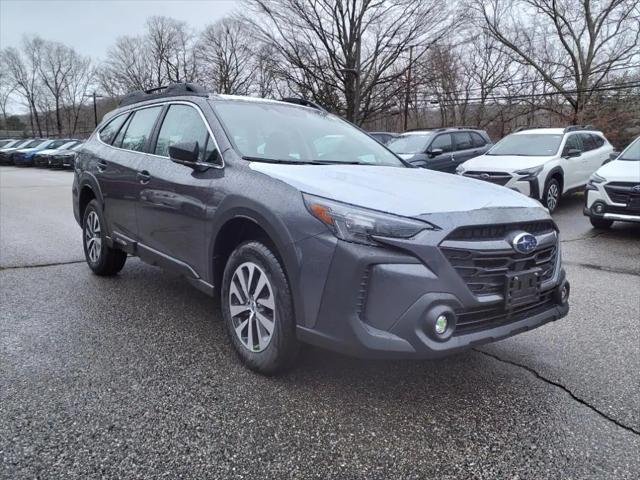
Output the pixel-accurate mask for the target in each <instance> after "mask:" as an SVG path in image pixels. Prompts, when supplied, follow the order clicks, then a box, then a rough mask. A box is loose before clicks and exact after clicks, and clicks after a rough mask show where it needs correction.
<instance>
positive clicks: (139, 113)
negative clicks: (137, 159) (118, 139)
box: [122, 106, 162, 152]
mask: <svg viewBox="0 0 640 480" xmlns="http://www.w3.org/2000/svg"><path fill="white" fill-rule="evenodd" d="M161 109H162V107H161V106H158V107H149V108H143V109H141V110H136V111H135V112H134V113H133V118H132V119H131V120H129V125H128V126H127V131H126V132H125V134H124V137H123V138H122V148H124V149H126V150H133V151H134V152H143V151H144V147H145V145H146V144H147V140H148V139H149V137H150V136H151V130H153V126H154V124H155V123H156V118H157V116H158V113H160V110H161Z"/></svg>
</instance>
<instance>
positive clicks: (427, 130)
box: [402, 127, 435, 133]
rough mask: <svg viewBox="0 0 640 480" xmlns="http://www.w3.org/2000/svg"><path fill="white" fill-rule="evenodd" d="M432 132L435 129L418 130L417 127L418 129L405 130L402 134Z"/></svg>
mask: <svg viewBox="0 0 640 480" xmlns="http://www.w3.org/2000/svg"><path fill="white" fill-rule="evenodd" d="M431 130H435V129H433V128H417V127H416V128H409V129H407V130H405V131H404V132H402V133H407V132H429V131H431Z"/></svg>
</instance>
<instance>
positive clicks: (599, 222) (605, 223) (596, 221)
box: [589, 217, 613, 229]
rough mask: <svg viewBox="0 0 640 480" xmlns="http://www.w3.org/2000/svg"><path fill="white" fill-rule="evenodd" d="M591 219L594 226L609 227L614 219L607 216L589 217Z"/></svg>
mask: <svg viewBox="0 0 640 480" xmlns="http://www.w3.org/2000/svg"><path fill="white" fill-rule="evenodd" d="M589 220H590V221H591V225H593V227H594V228H602V229H607V228H611V225H613V220H607V219H606V218H597V217H589Z"/></svg>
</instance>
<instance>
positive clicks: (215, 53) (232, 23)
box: [198, 18, 265, 95]
mask: <svg viewBox="0 0 640 480" xmlns="http://www.w3.org/2000/svg"><path fill="white" fill-rule="evenodd" d="M255 43H256V42H254V41H252V39H251V35H250V32H249V31H248V29H247V28H246V26H245V24H244V23H243V22H242V21H240V20H238V19H234V18H225V19H222V20H220V21H218V22H216V23H214V24H212V25H209V26H207V27H206V28H205V30H204V31H203V32H202V34H201V35H200V41H199V44H198V58H199V60H200V63H201V65H200V68H201V77H203V78H204V79H205V80H206V83H211V84H213V87H214V90H215V91H216V92H220V93H227V94H238V95H248V94H249V93H250V91H251V89H252V87H253V83H254V74H255V73H256V72H257V67H258V65H256V62H257V61H259V60H260V59H259V57H258V56H257V54H258V53H259V52H255V50H257V48H256V45H255ZM254 49H255V50H254ZM262 60H263V61H265V59H264V58H262ZM262 80H264V79H262Z"/></svg>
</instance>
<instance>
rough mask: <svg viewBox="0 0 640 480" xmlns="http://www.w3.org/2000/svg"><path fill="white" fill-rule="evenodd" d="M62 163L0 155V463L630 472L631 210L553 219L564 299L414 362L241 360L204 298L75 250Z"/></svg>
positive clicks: (636, 421) (298, 470)
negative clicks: (5, 160)
mask: <svg viewBox="0 0 640 480" xmlns="http://www.w3.org/2000/svg"><path fill="white" fill-rule="evenodd" d="M71 182H72V173H70V172H63V171H49V170H38V169H33V168H31V169H19V168H16V167H1V168H0V459H1V465H0V477H1V478H7V479H9V478H11V479H19V478H99V477H105V478H116V477H118V478H142V477H150V478H151V477H153V478H160V477H162V478H318V479H321V478H323V479H324V478H339V479H377V478H380V479H389V478H394V479H395V478H401V479H405V478H406V479H409V478H411V479H414V478H415V479H419V478H439V479H443V478H535V479H542V478H580V479H582V478H597V479H601V478H630V479H636V478H639V477H640V373H639V372H640V227H639V226H624V225H616V226H615V227H614V228H613V229H612V230H610V231H607V232H599V231H595V230H592V229H591V226H590V224H589V222H588V220H587V219H586V217H583V216H582V203H581V202H582V199H581V198H580V197H579V196H577V197H573V198H570V199H567V200H566V201H565V202H564V204H563V205H562V206H561V207H560V208H559V210H558V212H557V214H555V219H556V221H557V222H558V224H559V226H560V229H561V235H562V241H563V244H562V248H563V255H564V258H565V261H566V262H565V266H566V269H567V272H568V276H569V279H570V280H571V282H572V300H571V307H572V309H571V312H570V314H569V316H568V317H567V318H565V319H563V320H561V321H559V322H556V323H552V324H548V325H546V326H544V327H542V328H540V329H537V330H535V331H532V332H529V333H525V334H522V335H519V336H517V337H514V338H511V339H507V340H503V341H501V342H498V343H496V344H493V345H490V346H485V347H482V348H480V349H477V350H472V351H469V352H467V353H464V354H460V355H457V356H455V357H452V358H448V359H443V360H438V361H432V362H406V361H405V362H370V361H361V360H355V359H351V358H347V357H342V356H339V355H337V354H333V353H329V352H326V351H322V350H318V349H307V350H305V351H304V352H303V355H302V356H301V358H300V364H299V366H298V368H297V369H296V370H294V371H292V372H290V373H288V374H287V375H285V376H282V377H279V378H265V377H261V376H259V375H256V374H254V373H251V372H249V371H248V370H246V369H245V368H244V367H242V366H241V365H240V363H239V362H238V361H237V360H236V358H235V355H234V353H233V351H232V349H231V347H230V346H229V345H228V344H227V341H226V338H225V335H224V331H223V328H222V322H221V319H220V317H219V315H218V313H217V311H218V310H217V303H216V301H215V300H212V299H210V298H208V297H206V296H205V295H204V294H201V293H200V292H198V291H197V290H195V289H194V288H192V287H191V286H189V285H188V284H187V283H186V282H185V281H184V280H182V279H180V278H179V277H177V276H174V275H172V274H168V273H165V272H163V271H162V270H159V269H156V268H154V267H151V266H148V265H145V264H143V263H141V262H140V261H138V260H137V259H133V258H130V259H129V260H128V262H127V265H126V266H125V268H124V270H123V271H122V273H121V274H120V275H119V276H117V277H115V278H99V277H96V276H94V275H92V274H91V273H90V271H89V269H88V268H87V267H86V266H85V264H84V260H83V254H82V245H81V238H80V229H79V227H78V226H77V224H76V223H75V220H74V219H73V213H72V209H71V189H70V186H71Z"/></svg>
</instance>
